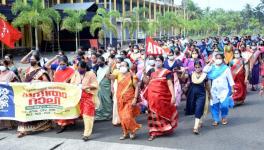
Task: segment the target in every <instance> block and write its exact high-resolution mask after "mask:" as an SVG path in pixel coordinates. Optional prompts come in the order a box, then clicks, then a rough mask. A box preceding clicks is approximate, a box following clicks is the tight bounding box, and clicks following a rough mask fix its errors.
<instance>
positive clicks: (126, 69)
mask: <svg viewBox="0 0 264 150" xmlns="http://www.w3.org/2000/svg"><path fill="white" fill-rule="evenodd" d="M119 70H120V72H121V73H127V71H128V68H127V67H120V69H119Z"/></svg>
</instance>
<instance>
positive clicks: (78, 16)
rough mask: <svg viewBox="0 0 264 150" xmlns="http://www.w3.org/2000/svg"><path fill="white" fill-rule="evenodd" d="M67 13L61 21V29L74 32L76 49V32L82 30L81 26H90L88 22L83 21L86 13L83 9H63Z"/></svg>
mask: <svg viewBox="0 0 264 150" xmlns="http://www.w3.org/2000/svg"><path fill="white" fill-rule="evenodd" d="M64 13H66V14H67V17H65V18H64V19H63V21H62V29H66V30H68V31H70V32H72V33H75V44H76V45H75V46H76V47H75V48H76V51H77V50H78V34H79V32H81V31H82V30H83V28H85V27H88V26H90V23H89V22H87V21H84V16H85V14H86V11H85V10H64Z"/></svg>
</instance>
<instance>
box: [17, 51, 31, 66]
mask: <svg viewBox="0 0 264 150" xmlns="http://www.w3.org/2000/svg"><path fill="white" fill-rule="evenodd" d="M33 52H34V51H33V50H31V51H30V52H29V53H28V54H27V55H26V56H24V57H23V58H22V59H21V60H20V63H22V64H28V63H29V61H28V58H29V57H30V55H31V54H32V53H33Z"/></svg>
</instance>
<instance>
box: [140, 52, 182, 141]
mask: <svg viewBox="0 0 264 150" xmlns="http://www.w3.org/2000/svg"><path fill="white" fill-rule="evenodd" d="M163 62H164V58H163V56H158V57H157V58H156V63H155V69H151V70H150V71H149V72H148V73H147V75H146V74H145V77H144V82H145V83H146V84H147V87H146V89H145V91H144V93H143V97H144V98H145V99H146V100H147V101H148V108H149V113H148V127H149V136H150V137H149V139H148V140H149V141H152V140H154V139H155V138H156V137H157V136H161V135H164V134H170V133H172V132H173V130H174V129H175V128H176V127H177V125H178V111H177V108H176V106H175V99H176V98H175V97H176V96H175V92H174V87H173V82H172V73H171V71H169V70H167V69H165V68H163V67H162V66H163Z"/></svg>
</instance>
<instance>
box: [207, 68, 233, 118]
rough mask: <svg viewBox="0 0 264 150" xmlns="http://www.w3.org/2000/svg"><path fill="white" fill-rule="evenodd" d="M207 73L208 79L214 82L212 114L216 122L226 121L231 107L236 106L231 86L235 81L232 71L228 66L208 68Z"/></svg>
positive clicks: (211, 102)
mask: <svg viewBox="0 0 264 150" xmlns="http://www.w3.org/2000/svg"><path fill="white" fill-rule="evenodd" d="M204 71H205V72H208V79H210V80H212V88H211V96H212V99H211V101H210V104H211V113H212V117H213V119H214V121H215V122H217V123H218V122H219V121H220V116H221V118H222V119H226V117H227V115H228V110H229V107H233V106H234V101H233V99H232V97H231V95H232V94H231V86H234V85H235V83H234V80H233V77H232V74H231V70H230V69H229V67H228V66H226V65H224V64H222V65H221V66H215V65H213V66H206V67H205V68H204Z"/></svg>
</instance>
